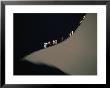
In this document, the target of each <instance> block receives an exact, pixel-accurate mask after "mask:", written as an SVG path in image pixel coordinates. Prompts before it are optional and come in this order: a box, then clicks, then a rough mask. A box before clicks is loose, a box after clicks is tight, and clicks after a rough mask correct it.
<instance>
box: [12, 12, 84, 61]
mask: <svg viewBox="0 0 110 88" xmlns="http://www.w3.org/2000/svg"><path fill="white" fill-rule="evenodd" d="M83 15H84V14H71V13H68V14H65V13H62V14H59V13H58V14H57V13H54V14H50V13H49V14H46V13H45V14H44V13H43V14H40V13H39V14H32V13H31V14H29V13H25V14H24V13H15V14H14V59H20V58H22V57H23V56H25V55H27V54H30V53H31V52H33V51H37V50H40V49H42V48H43V43H44V42H47V41H51V40H54V39H57V40H59V41H60V39H61V37H62V36H63V37H64V38H67V37H68V35H69V33H70V32H71V31H72V30H73V31H75V29H76V28H77V27H78V25H79V22H80V20H81V18H82V16H83Z"/></svg>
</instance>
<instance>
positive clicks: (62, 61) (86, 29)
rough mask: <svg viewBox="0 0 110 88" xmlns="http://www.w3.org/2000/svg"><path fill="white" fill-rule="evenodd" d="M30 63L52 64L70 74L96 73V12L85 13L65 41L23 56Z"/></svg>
mask: <svg viewBox="0 0 110 88" xmlns="http://www.w3.org/2000/svg"><path fill="white" fill-rule="evenodd" d="M24 59H25V60H27V61H30V62H32V63H36V64H37V63H39V62H42V63H45V64H50V65H53V66H55V67H57V68H59V69H61V70H62V71H64V72H66V73H68V74H72V75H96V74H97V14H95V13H94V14H87V15H86V18H85V20H83V22H82V23H81V25H80V26H79V27H78V28H77V30H76V31H75V33H74V34H73V36H71V37H69V38H68V39H67V40H66V41H64V42H62V43H60V44H58V45H56V46H52V47H49V48H47V49H43V50H40V51H35V52H34V53H31V54H30V55H28V56H26V57H25V58H24Z"/></svg>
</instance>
